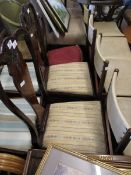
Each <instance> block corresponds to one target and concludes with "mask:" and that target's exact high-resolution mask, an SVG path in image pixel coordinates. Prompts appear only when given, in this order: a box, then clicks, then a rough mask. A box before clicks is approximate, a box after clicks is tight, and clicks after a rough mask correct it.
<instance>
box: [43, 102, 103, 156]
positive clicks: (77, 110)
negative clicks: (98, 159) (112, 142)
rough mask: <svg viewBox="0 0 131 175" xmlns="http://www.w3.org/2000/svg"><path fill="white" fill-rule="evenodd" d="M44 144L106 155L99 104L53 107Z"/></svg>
mask: <svg viewBox="0 0 131 175" xmlns="http://www.w3.org/2000/svg"><path fill="white" fill-rule="evenodd" d="M43 143H44V145H48V144H50V143H53V144H59V145H62V146H63V147H65V148H68V149H71V150H75V151H78V152H81V153H98V154H105V153H106V146H105V139H104V129H103V124H102V115H101V104H100V102H99V101H86V102H83V101H81V102H67V103H57V104H52V105H51V106H50V110H49V116H48V122H47V126H46V132H45V135H44V140H43Z"/></svg>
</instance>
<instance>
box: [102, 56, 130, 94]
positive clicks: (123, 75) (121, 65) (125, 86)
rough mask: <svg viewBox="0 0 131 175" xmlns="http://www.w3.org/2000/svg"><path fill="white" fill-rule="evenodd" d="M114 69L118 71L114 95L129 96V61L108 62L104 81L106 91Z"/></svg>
mask: <svg viewBox="0 0 131 175" xmlns="http://www.w3.org/2000/svg"><path fill="white" fill-rule="evenodd" d="M115 68H118V69H119V74H118V78H117V83H116V93H117V95H119V96H131V60H117V59H110V60H109V68H108V71H107V75H106V80H105V88H106V91H108V88H109V84H110V82H111V78H112V75H113V71H114V69H115Z"/></svg>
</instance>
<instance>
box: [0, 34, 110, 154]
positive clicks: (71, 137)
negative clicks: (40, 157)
mask: <svg viewBox="0 0 131 175" xmlns="http://www.w3.org/2000/svg"><path fill="white" fill-rule="evenodd" d="M10 40H11V41H12V43H14V41H15V39H14V38H13V37H9V38H7V39H6V40H5V41H4V43H3V47H2V48H3V52H2V55H0V65H7V66H8V70H9V74H10V75H11V76H12V78H13V82H14V84H15V86H16V88H17V89H18V91H19V93H20V94H21V96H22V97H23V98H24V99H25V100H24V99H22V101H24V102H21V99H18V98H17V99H10V98H9V97H8V96H7V94H6V92H5V91H4V89H3V87H2V84H1V82H0V91H1V93H0V98H1V104H0V107H1V110H0V111H1V112H0V115H2V116H3V115H4V118H2V117H0V118H1V122H0V123H1V124H2V123H3V125H0V147H3V148H8V149H12V152H13V151H15V150H19V151H23V152H27V151H28V149H30V148H36V149H38V148H42V147H46V146H47V145H48V144H50V143H52V144H58V145H61V146H63V147H66V148H68V149H71V150H76V151H79V152H81V153H85V154H86V153H97V154H107V153H109V152H110V151H109V150H110V149H109V147H108V141H107V138H108V137H107V135H108V134H107V131H106V123H105V120H104V119H105V118H104V107H103V104H104V103H103V102H104V101H103V100H104V99H103V98H101V100H96V99H93V100H89V101H75V102H65V103H53V104H48V105H47V106H46V107H45V108H44V107H43V106H42V105H41V104H40V103H39V102H38V100H37V97H36V94H35V91H34V89H33V86H32V82H31V78H30V74H29V71H28V67H27V65H26V62H24V60H23V59H22V55H21V53H20V52H19V50H18V47H17V46H15V45H12V46H11V47H10V46H9V44H8V43H9V42H10ZM12 54H13V55H14V57H13V58H12V57H11V55H12ZM18 101H19V102H18ZM6 119H7V120H6Z"/></svg>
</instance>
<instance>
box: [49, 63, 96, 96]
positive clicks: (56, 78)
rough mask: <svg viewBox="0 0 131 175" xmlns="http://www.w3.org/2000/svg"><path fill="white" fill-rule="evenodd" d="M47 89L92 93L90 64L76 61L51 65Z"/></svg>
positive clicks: (50, 90)
mask: <svg viewBox="0 0 131 175" xmlns="http://www.w3.org/2000/svg"><path fill="white" fill-rule="evenodd" d="M47 90H48V91H49V92H64V93H72V94H84V95H92V94H93V91H92V85H91V80H90V73H89V69H88V64H87V63H84V62H76V63H68V64H59V65H53V66H50V69H49V75H48V83H47Z"/></svg>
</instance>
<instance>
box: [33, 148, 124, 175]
mask: <svg viewBox="0 0 131 175" xmlns="http://www.w3.org/2000/svg"><path fill="white" fill-rule="evenodd" d="M47 174H48V175H127V173H126V172H123V171H121V170H119V169H117V168H115V167H113V166H111V165H108V164H105V163H103V162H100V161H98V160H97V159H95V158H92V157H91V156H89V157H87V156H84V155H82V154H79V153H76V152H72V151H69V150H66V149H64V148H61V147H59V146H49V147H48V148H47V151H46V153H45V154H44V156H43V158H42V161H41V163H40V165H39V167H38V169H37V171H36V174H35V175H47Z"/></svg>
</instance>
